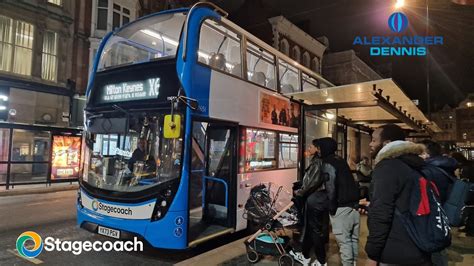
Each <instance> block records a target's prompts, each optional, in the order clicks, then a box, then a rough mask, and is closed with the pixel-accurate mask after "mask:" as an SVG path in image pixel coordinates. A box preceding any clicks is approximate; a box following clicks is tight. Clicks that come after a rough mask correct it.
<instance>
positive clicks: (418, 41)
mask: <svg viewBox="0 0 474 266" xmlns="http://www.w3.org/2000/svg"><path fill="white" fill-rule="evenodd" d="M387 25H388V27H389V28H390V30H391V31H392V32H393V33H394V34H397V35H396V36H356V37H355V38H354V42H353V43H352V45H362V46H369V49H370V55H371V56H426V54H427V52H428V48H427V47H428V46H433V45H443V44H444V38H443V36H420V35H415V36H406V35H403V36H402V35H400V34H401V33H402V32H404V31H405V30H406V29H407V28H408V25H409V23H408V18H407V16H406V15H405V14H403V13H401V12H395V13H393V14H392V15H390V17H389V18H388V21H387Z"/></svg>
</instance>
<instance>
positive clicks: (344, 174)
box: [316, 138, 359, 215]
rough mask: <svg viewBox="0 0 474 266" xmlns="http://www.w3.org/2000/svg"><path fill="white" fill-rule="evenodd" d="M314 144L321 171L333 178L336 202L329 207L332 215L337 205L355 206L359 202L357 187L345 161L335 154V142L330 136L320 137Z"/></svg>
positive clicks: (330, 178)
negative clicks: (319, 158)
mask: <svg viewBox="0 0 474 266" xmlns="http://www.w3.org/2000/svg"><path fill="white" fill-rule="evenodd" d="M316 144H317V146H318V147H319V150H320V153H321V158H322V159H323V163H324V164H323V173H324V174H326V175H328V178H327V179H329V180H334V186H335V198H334V199H335V201H336V202H334V203H333V205H335V207H336V208H331V207H330V212H331V214H332V215H334V214H335V212H336V209H337V208H338V207H351V208H354V207H356V205H358V203H359V187H358V186H357V183H356V182H355V180H354V177H353V176H352V173H351V169H350V168H349V165H348V164H347V162H346V161H345V160H344V159H342V158H341V157H339V156H337V155H336V154H335V152H336V151H337V142H336V141H335V140H334V139H332V138H321V139H318V140H316ZM330 206H331V205H330Z"/></svg>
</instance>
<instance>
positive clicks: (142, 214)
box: [81, 190, 156, 220]
mask: <svg viewBox="0 0 474 266" xmlns="http://www.w3.org/2000/svg"><path fill="white" fill-rule="evenodd" d="M81 199H82V204H83V206H84V207H85V208H86V209H88V210H90V211H94V212H95V213H98V214H101V215H105V216H111V217H115V218H123V219H137V220H140V219H149V218H150V217H151V215H152V212H153V209H154V207H155V204H156V201H155V200H150V201H147V202H142V203H139V204H134V205H129V204H124V205H121V204H116V203H115V204H112V203H109V202H103V201H100V200H98V199H95V198H93V197H90V196H89V195H87V194H86V193H84V192H83V191H82V190H81Z"/></svg>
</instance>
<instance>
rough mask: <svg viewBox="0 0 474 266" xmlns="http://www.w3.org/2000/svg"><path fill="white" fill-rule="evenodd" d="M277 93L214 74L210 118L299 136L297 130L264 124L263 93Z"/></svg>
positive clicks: (230, 77)
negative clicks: (261, 106) (261, 96)
mask: <svg viewBox="0 0 474 266" xmlns="http://www.w3.org/2000/svg"><path fill="white" fill-rule="evenodd" d="M261 93H267V94H274V95H273V96H274V97H280V98H282V99H285V100H288V101H289V99H286V98H284V97H282V96H277V92H272V91H270V90H267V89H264V88H262V87H260V86H257V85H254V84H252V83H250V82H247V81H244V80H241V79H238V78H235V77H232V76H229V75H227V74H224V73H222V72H219V71H212V73H211V89H210V95H209V97H210V99H211V100H210V102H209V117H212V118H217V119H223V120H228V121H238V122H239V123H240V125H243V126H249V127H258V128H266V129H271V130H278V131H286V132H292V133H297V132H298V129H297V128H291V127H284V126H279V125H272V124H267V123H261V122H260V94H261Z"/></svg>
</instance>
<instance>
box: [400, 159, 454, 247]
mask: <svg viewBox="0 0 474 266" xmlns="http://www.w3.org/2000/svg"><path fill="white" fill-rule="evenodd" d="M429 173H430V172H429V170H428V169H427V168H424V169H422V170H421V172H420V175H419V177H418V178H417V179H413V180H412V181H413V188H412V191H411V192H410V193H411V194H410V208H409V210H408V211H406V212H404V213H401V212H400V211H399V210H398V208H396V209H395V214H396V216H398V217H399V218H400V220H401V222H402V224H403V226H404V227H405V229H406V230H407V232H408V235H409V236H410V238H411V239H412V240H413V242H414V243H415V244H416V246H417V247H418V248H419V249H420V250H422V251H424V252H427V253H433V252H438V251H441V250H443V249H445V248H447V247H449V246H450V245H451V228H450V227H449V221H448V217H447V216H446V213H445V211H444V209H443V207H442V206H441V203H440V201H439V191H438V188H437V187H436V185H435V184H434V183H433V182H432V181H430V178H429Z"/></svg>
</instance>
